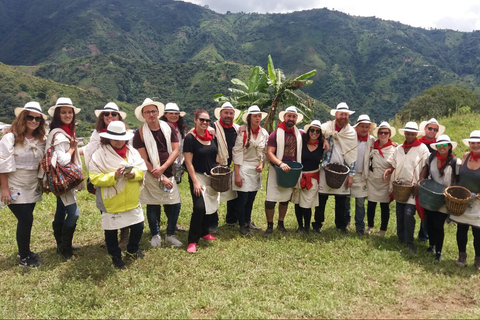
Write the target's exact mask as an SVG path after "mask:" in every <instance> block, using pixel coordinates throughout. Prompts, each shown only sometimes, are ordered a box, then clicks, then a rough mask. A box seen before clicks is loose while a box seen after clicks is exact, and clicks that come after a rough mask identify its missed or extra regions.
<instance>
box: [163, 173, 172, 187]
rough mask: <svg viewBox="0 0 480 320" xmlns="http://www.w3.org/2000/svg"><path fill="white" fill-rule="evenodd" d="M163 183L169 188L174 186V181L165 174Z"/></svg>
mask: <svg viewBox="0 0 480 320" xmlns="http://www.w3.org/2000/svg"><path fill="white" fill-rule="evenodd" d="M162 183H163V185H164V186H165V188H167V189H172V188H173V182H172V181H171V180H170V179H168V178H167V177H165V176H162Z"/></svg>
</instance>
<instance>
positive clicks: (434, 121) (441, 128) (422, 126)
mask: <svg viewBox="0 0 480 320" xmlns="http://www.w3.org/2000/svg"><path fill="white" fill-rule="evenodd" d="M428 124H436V125H437V126H438V132H437V133H436V134H435V138H438V137H439V136H440V135H442V134H443V133H444V132H445V126H442V125H441V124H440V123H438V121H437V119H435V118H432V119H430V120H428V121H422V122H420V126H419V128H420V130H422V131H423V132H424V133H425V132H427V130H425V127H426V126H427V125H428Z"/></svg>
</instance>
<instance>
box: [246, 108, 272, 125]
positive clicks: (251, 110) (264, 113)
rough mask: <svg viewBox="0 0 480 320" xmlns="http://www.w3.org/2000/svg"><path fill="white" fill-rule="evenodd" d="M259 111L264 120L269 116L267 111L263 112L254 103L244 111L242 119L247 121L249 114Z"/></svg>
mask: <svg viewBox="0 0 480 320" xmlns="http://www.w3.org/2000/svg"><path fill="white" fill-rule="evenodd" d="M259 113H260V114H261V115H262V120H263V119H265V118H266V117H267V113H266V112H262V111H261V110H260V108H259V107H258V106H255V105H253V106H251V107H248V110H247V112H244V113H243V115H242V121H243V122H244V123H247V117H248V115H249V114H259Z"/></svg>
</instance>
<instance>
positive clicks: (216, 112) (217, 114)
mask: <svg viewBox="0 0 480 320" xmlns="http://www.w3.org/2000/svg"><path fill="white" fill-rule="evenodd" d="M222 110H234V111H235V115H234V116H233V121H235V119H237V118H238V116H239V115H240V112H241V111H240V110H238V109H235V108H234V107H233V106H232V104H231V103H230V102H225V103H224V104H222V106H221V107H220V108H215V110H214V112H213V113H214V115H215V118H217V120H220V112H222Z"/></svg>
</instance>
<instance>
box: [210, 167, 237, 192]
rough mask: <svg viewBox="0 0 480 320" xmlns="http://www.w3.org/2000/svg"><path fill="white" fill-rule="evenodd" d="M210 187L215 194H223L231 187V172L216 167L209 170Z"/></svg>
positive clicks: (226, 168) (225, 168) (227, 168)
mask: <svg viewBox="0 0 480 320" xmlns="http://www.w3.org/2000/svg"><path fill="white" fill-rule="evenodd" d="M210 178H211V180H212V181H211V187H212V188H213V190H215V191H217V192H225V191H228V190H230V188H231V187H232V170H231V169H230V168H229V167H226V166H216V167H215V168H212V170H210Z"/></svg>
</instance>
